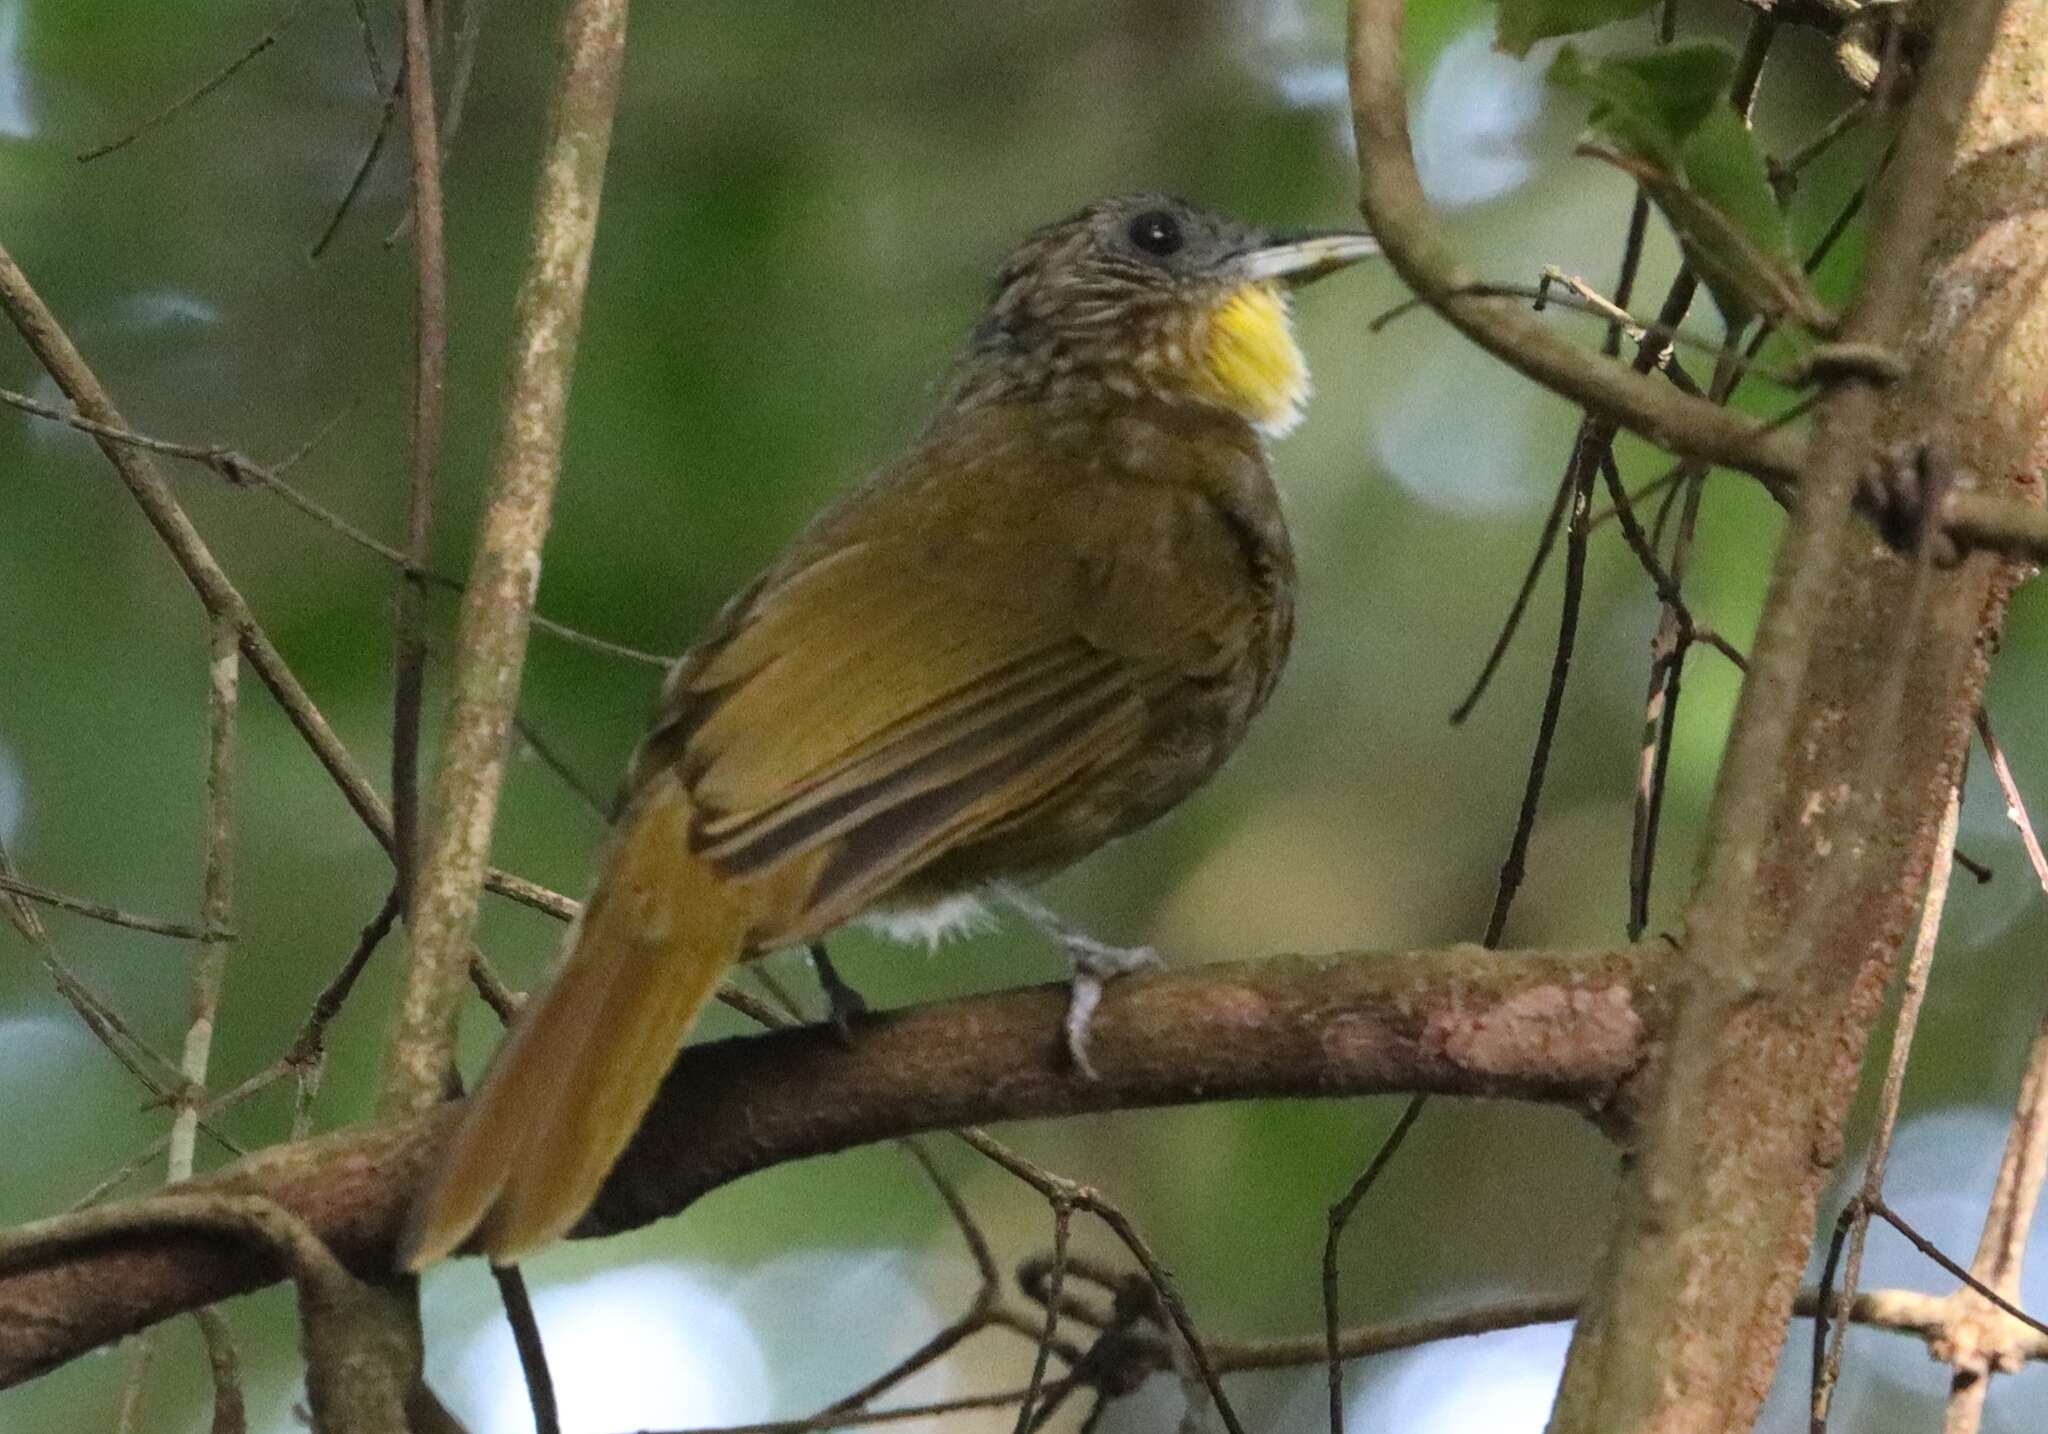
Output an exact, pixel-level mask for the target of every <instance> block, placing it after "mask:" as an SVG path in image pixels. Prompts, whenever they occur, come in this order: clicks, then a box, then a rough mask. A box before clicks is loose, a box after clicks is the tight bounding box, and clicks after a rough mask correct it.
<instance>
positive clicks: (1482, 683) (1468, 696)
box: [1451, 473, 1572, 727]
mask: <svg viewBox="0 0 2048 1434" xmlns="http://www.w3.org/2000/svg"><path fill="white" fill-rule="evenodd" d="M1571 496H1572V484H1571V475H1570V474H1569V473H1567V474H1566V475H1565V476H1564V477H1563V478H1562V479H1561V480H1559V482H1558V485H1557V496H1556V497H1555V498H1553V499H1552V500H1551V504H1550V516H1549V517H1547V518H1545V519H1544V520H1543V530H1542V531H1541V532H1540V533H1538V534H1537V536H1536V551H1535V552H1533V553H1532V554H1530V556H1529V566H1528V567H1527V568H1526V569H1524V570H1523V573H1522V585H1521V586H1520V587H1519V588H1517V589H1516V590H1515V600H1514V601H1513V602H1511V603H1509V604H1508V615H1507V617H1506V619H1505V620H1504V621H1503V622H1502V623H1501V625H1500V631H1499V632H1498V633H1496V634H1495V635H1494V639H1493V647H1492V649H1491V650H1490V651H1489V652H1488V653H1487V654H1486V661H1485V662H1483V663H1481V664H1480V665H1479V675H1478V676H1477V677H1475V678H1474V679H1473V680H1472V686H1471V687H1470V688H1468V689H1467V690H1466V693H1465V696H1464V697H1463V698H1462V699H1461V700H1460V701H1459V703H1458V705H1457V706H1455V707H1453V708H1452V709H1451V725H1452V726H1453V727H1456V726H1460V725H1462V724H1463V723H1464V721H1465V719H1466V718H1468V717H1470V716H1471V715H1472V709H1473V708H1475V707H1477V706H1478V705H1479V699H1480V698H1482V697H1484V696H1485V695H1486V689H1487V688H1488V687H1490V686H1492V685H1493V676H1494V674H1495V673H1496V672H1498V671H1499V670H1500V664H1501V661H1502V659H1503V658H1505V657H1506V656H1507V655H1508V648H1509V646H1510V645H1512V644H1513V642H1514V640H1515V633H1516V632H1517V631H1518V630H1519V629H1520V628H1521V626H1522V616H1523V614H1524V613H1526V612H1527V611H1528V610H1529V599H1530V598H1531V597H1533V596H1534V595H1535V592H1536V582H1537V579H1539V578H1541V577H1542V576H1543V566H1544V564H1545V563H1546V562H1548V561H1549V559H1550V550H1551V549H1552V548H1553V547H1555V546H1556V545H1557V535H1558V533H1559V532H1560V531H1562V530H1563V527H1564V515H1565V510H1566V509H1567V508H1568V507H1569V506H1570V503H1571Z"/></svg>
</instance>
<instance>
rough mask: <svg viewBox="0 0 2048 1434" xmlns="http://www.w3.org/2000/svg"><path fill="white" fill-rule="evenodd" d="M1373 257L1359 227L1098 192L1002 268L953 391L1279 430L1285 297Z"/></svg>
mask: <svg viewBox="0 0 2048 1434" xmlns="http://www.w3.org/2000/svg"><path fill="white" fill-rule="evenodd" d="M1378 252H1379V251H1378V246H1377V245H1375V244H1374V243H1373V241H1372V239H1371V238H1370V237H1369V236H1367V235H1364V234H1356V233H1341V232H1337V233H1315V234H1292V235H1280V234H1271V233H1267V232H1265V231H1263V230H1259V229H1254V228H1252V227H1251V226H1249V225H1245V224H1240V223H1238V222H1237V221H1235V220H1232V219H1227V218H1225V217H1223V216H1222V215H1220V214H1214V213H1211V212H1210V211H1208V210H1205V209H1199V208H1197V207H1195V206H1194V205H1192V204H1189V203H1187V202H1185V201H1184V200H1179V199H1174V198H1171V197H1169V196H1165V195H1159V194H1126V195H1118V196H1115V197H1113V198H1110V199H1104V200H1100V201H1098V202H1097V203H1095V204H1091V205H1089V206H1088V207H1087V208H1086V209H1083V210H1081V211H1080V212H1079V213H1077V214H1074V215H1071V216H1069V217H1068V218H1065V219H1062V220H1060V221H1059V222H1058V223H1056V224H1049V225H1047V226H1046V227H1045V228H1043V229H1040V230H1038V231H1037V232H1035V233H1033V234H1032V235H1030V236H1029V237H1028V238H1026V239H1025V240H1024V242H1023V243H1022V244H1020V245H1018V246H1017V248H1016V249H1015V251H1013V252H1012V253H1011V255H1010V256H1009V258H1008V259H1007V260H1006V261H1005V262H1004V264H1003V267H1002V270H1001V271H1000V273H999V274H998V275H997V278H996V285H995V293H994V296H993V297H992V299H991V300H990V302H989V306H988V310H987V312H986V313H985V314H984V315H983V316H982V319H981V322H980V323H979V324H978V325H976V327H975V330H974V334H973V337H972V339H971V340H970V341H969V345H968V350H967V353H966V355H965V356H964V357H963V359H962V362H961V368H960V371H959V373H958V375H957V376H956V379H955V382H954V395H955V399H956V401H963V402H972V401H975V400H976V399H987V398H1003V397H1009V396H1024V395H1027V394H1036V395H1041V396H1047V397H1050V398H1052V399H1054V400H1055V401H1058V400H1061V399H1069V400H1079V401H1084V402H1085V401H1088V400H1089V399H1091V398H1092V397H1094V396H1096V395H1102V394H1106V395H1111V396H1123V397H1140V396H1145V397H1155V398H1163V399H1166V400H1168V401H1170V402H1177V403H1189V402H1192V403H1199V404H1205V405H1210V406H1214V407H1220V408H1223V409H1226V410H1228V411H1230V412H1233V413H1235V414H1237V415H1239V416H1240V417H1242V418H1244V419H1245V420H1246V421H1247V422H1249V423H1251V424H1252V425H1253V426H1254V427H1256V428H1258V429H1259V430H1260V431H1261V432H1263V433H1266V434H1269V435H1278V434H1282V433H1285V432H1286V431H1287V430H1288V429H1290V428H1292V427H1293V426H1294V424H1295V422H1296V421H1297V420H1298V419H1299V418H1300V416H1301V407H1302V404H1303V403H1304V402H1305V401H1306V400H1307V398H1308V393H1309V380H1308V365H1307V363H1306V361H1304V359H1303V358H1302V355H1301V349H1300V348H1299V346H1297V345H1296V343H1295V341H1294V332H1293V326H1292V324H1291V323H1290V321H1289V316H1288V296H1289V293H1290V291H1291V290H1292V289H1294V288H1297V287H1299V286H1300V285H1302V284H1306V283H1308V282H1309V281H1311V280H1313V279H1316V278H1319V277H1321V276H1322V275H1324V274H1328V273H1331V272H1333V271H1334V270H1337V269H1341V268H1343V267H1345V266H1346V265H1348V264H1351V263H1354V262H1356V261H1357V260H1359V259H1362V258H1365V257H1366V256H1368V255H1371V254H1376V253H1378Z"/></svg>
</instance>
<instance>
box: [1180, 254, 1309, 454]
mask: <svg viewBox="0 0 2048 1434" xmlns="http://www.w3.org/2000/svg"><path fill="white" fill-rule="evenodd" d="M1207 328H1208V334H1207V341H1206V343H1205V345H1204V346H1203V351H1202V354H1201V358H1200V368H1201V378H1202V381H1203V382H1204V383H1205V384H1207V385H1208V386H1209V387H1210V388H1211V389H1212V391H1213V392H1214V395H1215V396H1216V397H1217V398H1218V399H1220V400H1222V401H1223V402H1224V403H1225V404H1227V405H1229V406H1230V407H1231V408H1233V409H1235V410H1237V411H1238V412H1239V413H1241V414H1243V415H1244V416H1245V417H1246V418H1247V419H1249V420H1250V421H1251V423H1252V425H1253V426H1254V427H1256V428H1257V429H1259V431H1260V432H1262V433H1264V434H1266V435H1267V436H1268V437H1270V438H1278V437H1280V436H1281V435H1283V434H1285V433H1286V432H1288V430H1290V429H1292V428H1293V427H1294V425H1295V424H1297V423H1299V422H1300V421H1301V410H1302V405H1303V404H1305V403H1307V402H1308V395H1309V381H1308V361H1307V360H1306V359H1304V358H1303V357H1302V356H1301V348H1300V346H1299V345H1297V344H1296V343H1295V342H1294V325H1293V324H1292V323H1291V322H1290V320H1289V318H1288V313H1287V295H1286V292H1285V291H1284V290H1282V289H1281V288H1280V286H1279V285H1277V284H1271V283H1265V284H1247V285H1245V286H1244V287H1243V288H1241V289H1239V290H1237V291H1236V292H1235V293H1233V294H1231V295H1229V296H1228V297H1226V298H1225V299H1224V300H1223V301H1222V302H1221V303H1220V304H1218V305H1217V306H1216V308H1215V309H1214V310H1213V311H1212V312H1211V313H1210V315H1209V322H1208V325H1207Z"/></svg>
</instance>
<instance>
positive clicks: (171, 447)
mask: <svg viewBox="0 0 2048 1434" xmlns="http://www.w3.org/2000/svg"><path fill="white" fill-rule="evenodd" d="M0 403H4V404H6V405H8V406H9V407H12V408H18V409H20V410H22V411H23V412H24V413H31V414H34V415H35V416H36V417H38V418H44V419H48V420H49V421H51V422H53V423H62V424H65V425H66V426H68V427H71V428H75V429H77V430H78V431H79V432H81V433H89V434H91V435H93V436H94V437H96V438H105V439H108V440H109V441H111V442H114V443H124V444H128V445H130V446H132V447H136V448H141V449H145V450H147V451H148V452H151V453H159V454H162V455H163V456H164V457H166V458H177V459H182V460H183V461H185V462H188V463H196V464H199V465H200V466H202V467H204V468H208V469H210V470H212V471H213V472H215V473H217V474H219V475H220V476H221V477H222V478H225V479H226V480H227V481H228V482H229V483H231V484H234V485H236V486H237V487H256V488H263V489H266V490H267V491H269V492H271V493H274V494H275V495H276V496H278V497H279V498H282V499H283V500H284V501H285V502H286V503H288V504H290V505H291V506H292V507H294V508H296V509H298V511H299V512H301V513H303V514H305V515H306V516H307V517H309V518H311V519H313V520H314V521H315V522H317V523H319V524H320V525H321V526H322V527H325V528H327V529H328V530H329V531H330V532H333V533H334V534H335V535H336V536H338V537H341V538H343V539H345V540H346V541H348V542H349V543H351V544H353V545H354V546H356V547H358V548H361V549H362V550H363V551H365V552H367V553H373V554H375V555H376V556H377V557H379V558H382V559H383V560H384V561H385V562H387V563H389V564H391V565H392V566H393V567H394V568H397V569H398V570H399V571H400V572H401V573H403V574H405V575H407V576H409V577H412V578H415V579H417V580H419V581H421V582H424V583H427V584H430V585H431V586H433V587H436V588H442V589H445V590H447V591H449V592H454V593H459V592H462V591H463V590H464V588H466V587H467V586H468V584H466V583H465V582H463V580H462V579H461V578H458V577H454V576H452V575H450V574H448V573H443V572H437V571H435V570H434V569H432V568H426V567H422V566H420V565H419V564H416V563H414V562H413V561H412V560H411V559H409V558H408V557H407V556H406V555H405V554H404V553H403V552H401V551H399V550H398V549H397V548H394V547H392V546H391V545H390V544H389V543H386V542H383V541H381V540H380V539H377V538H375V537H372V536H371V535H370V534H369V533H366V532H364V531H363V530H362V529H361V528H359V527H357V526H356V525H355V524H353V523H351V522H349V521H348V519H346V518H344V517H342V516H341V515H340V514H338V513H336V512H335V511H334V510H333V509H331V508H328V507H326V506H324V505H323V504H321V503H320V502H319V501H318V500H316V499H314V498H312V497H309V496H308V495H307V494H306V492H305V491H304V490H303V489H301V488H298V487H296V486H295V485H293V484H292V483H290V482H288V481H286V479H285V478H284V477H283V474H284V472H285V470H286V469H287V468H289V467H291V466H292V464H294V463H295V462H297V461H298V459H299V458H300V457H301V456H303V454H304V453H305V452H306V450H307V449H308V448H310V447H311V446H312V445H313V444H314V443H317V442H318V441H319V440H320V438H321V437H323V436H324V435H325V434H326V433H327V432H328V431H329V430H331V429H332V427H333V426H334V424H335V422H337V421H338V420H339V418H340V417H341V416H343V415H337V417H336V419H330V420H329V421H328V423H327V424H326V425H323V427H322V429H321V431H320V432H319V433H316V434H315V435H314V436H313V438H312V439H310V440H308V442H307V443H306V444H305V445H302V446H301V448H300V449H299V450H298V452H296V453H293V454H291V455H288V456H287V457H286V458H284V459H282V460H281V461H279V462H277V463H275V464H271V465H268V466H266V465H264V464H261V463H258V462H257V461H256V460H255V459H253V458H250V457H249V456H248V455H247V454H245V453H243V452H241V451H240V450H239V449H234V448H228V447H224V446H222V445H220V444H203V443H179V442H174V441H172V440H170V439H164V438H154V437H152V436H150V435H149V434H146V433H135V432H132V431H130V430H128V429H125V428H117V427H114V426H112V425H110V424H105V423H96V422H94V421H93V420H92V419H89V418H86V417H83V416H82V415H80V414H77V413H66V412H65V411H64V410H62V409H60V408H56V407H54V406H52V405H50V404H47V403H43V402H41V401H40V400H38V399H33V398H30V397H29V396H28V395H27V394H23V393H16V392H14V391H12V390H10V389H4V388H0ZM533 625H534V627H535V628H537V629H538V630H540V631H542V632H545V633H547V634H548V635H549V636H551V637H559V638H561V639H562V640H563V641H565V642H572V643H575V644H576V645H577V646H579V647H587V648H589V649H590V650H591V651H593V652H601V653H604V654H605V655H606V656H608V657H616V658H620V659H622V660H623V661H627V662H634V663H639V664H640V665H642V666H646V667H658V668H667V667H668V666H669V665H670V664H672V663H673V662H674V661H675V659H674V658H673V657H669V656H665V655H663V654H662V653H659V652H648V651H646V650H644V649H642V648H637V647H631V646H628V645H627V644H625V643H622V642H613V641H611V640H610V639H608V638H602V637H599V636H597V635H596V634H595V633H589V632H585V631H583V630H582V629H580V628H575V627H571V626H569V625H568V624H567V623H561V622H556V621H554V620H553V619H551V618H547V617H543V616H541V615H540V614H539V613H535V614H534V618H533Z"/></svg>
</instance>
